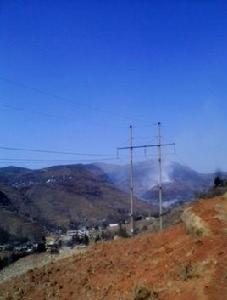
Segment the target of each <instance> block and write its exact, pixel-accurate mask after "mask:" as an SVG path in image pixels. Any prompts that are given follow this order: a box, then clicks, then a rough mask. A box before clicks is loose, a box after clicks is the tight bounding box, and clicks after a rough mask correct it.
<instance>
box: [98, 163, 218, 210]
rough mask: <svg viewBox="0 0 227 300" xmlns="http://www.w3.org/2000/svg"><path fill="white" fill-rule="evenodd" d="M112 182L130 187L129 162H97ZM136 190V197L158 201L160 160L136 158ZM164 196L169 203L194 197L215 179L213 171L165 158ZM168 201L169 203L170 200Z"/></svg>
mask: <svg viewBox="0 0 227 300" xmlns="http://www.w3.org/2000/svg"><path fill="white" fill-rule="evenodd" d="M97 166H98V167H99V168H101V169H102V170H103V172H104V173H106V174H107V175H108V176H109V178H110V179H111V180H112V181H113V183H114V184H115V185H116V186H117V187H118V188H120V189H121V190H123V191H128V190H129V166H128V165H110V164H105V163H99V164H97ZM133 177H134V192H135V195H136V196H137V197H139V198H140V199H144V200H146V201H150V202H152V203H157V200H158V178H159V171H158V163H157V161H155V160H149V161H143V162H137V163H135V164H134V167H133ZM162 177H163V196H164V197H163V199H164V200H165V201H167V202H169V203H174V202H180V201H182V202H184V201H188V200H190V199H192V198H193V197H194V195H195V193H198V192H203V191H206V190H207V189H208V188H209V187H210V186H211V185H212V183H213V177H214V174H202V173H198V172H196V171H195V170H193V169H191V168H189V167H187V166H183V165H181V164H179V163H176V162H168V163H167V162H164V163H163V170H162ZM167 204H168V203H167Z"/></svg>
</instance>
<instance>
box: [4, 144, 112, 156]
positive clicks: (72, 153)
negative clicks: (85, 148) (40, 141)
mask: <svg viewBox="0 0 227 300" xmlns="http://www.w3.org/2000/svg"><path fill="white" fill-rule="evenodd" d="M0 149H1V150H7V151H27V152H36V153H48V154H62V155H76V156H92V157H107V156H110V155H108V154H96V153H79V152H64V151H55V150H42V149H29V148H17V147H6V146H0Z"/></svg>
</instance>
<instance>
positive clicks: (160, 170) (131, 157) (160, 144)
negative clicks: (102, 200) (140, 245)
mask: <svg viewBox="0 0 227 300" xmlns="http://www.w3.org/2000/svg"><path fill="white" fill-rule="evenodd" d="M157 126H158V143H157V144H147V145H133V136H132V125H130V126H129V146H126V147H120V148H117V150H118V151H119V150H129V157H130V205H131V209H130V218H131V235H133V234H134V182H133V150H134V149H139V148H144V149H147V148H151V147H157V148H158V165H159V184H158V185H159V229H160V230H162V228H163V219H162V215H163V213H162V210H163V209H162V208H163V206H162V151H161V149H162V147H165V146H175V143H169V144H162V142H161V123H160V122H158V123H157Z"/></svg>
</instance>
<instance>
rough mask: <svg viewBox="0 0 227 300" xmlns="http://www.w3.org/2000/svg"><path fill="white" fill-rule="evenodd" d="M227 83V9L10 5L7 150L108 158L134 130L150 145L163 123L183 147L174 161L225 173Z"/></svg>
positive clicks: (150, 4) (2, 13) (4, 111)
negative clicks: (95, 155) (30, 149)
mask: <svg viewBox="0 0 227 300" xmlns="http://www.w3.org/2000/svg"><path fill="white" fill-rule="evenodd" d="M226 74H227V2H226V1H218V0H213V1H209V0H206V1H205V0H203V1H200V0H191V1H184V0H175V1H174V0H169V1H155V0H154V1H153V0H108V1H106V0H89V1H88V0H87V1H86V0H76V1H75V0H64V1H63V0H61V1H60V0H32V1H31V0H0V119H1V123H0V124H1V126H0V137H1V139H0V141H1V142H0V146H3V147H4V146H8V147H18V148H20V147H21V148H33V149H47V150H57V151H70V152H82V153H91V154H93V153H94V154H95V153H97V154H104V156H103V159H104V158H109V157H113V156H115V152H116V151H115V149H116V147H118V146H124V145H127V143H128V126H129V124H133V125H135V130H134V137H135V139H134V143H136V144H140V143H142V144H143V143H146V142H149V143H151V142H154V141H155V135H156V132H155V130H156V129H155V126H154V125H153V124H154V123H155V122H157V121H161V122H162V124H163V140H164V141H166V142H172V141H175V142H176V144H177V145H176V152H177V155H172V154H171V153H172V149H169V150H168V151H167V152H168V153H170V155H169V156H168V159H170V160H178V161H180V162H182V163H185V164H187V165H189V166H191V167H193V168H195V169H196V170H199V171H203V172H208V171H214V170H215V169H217V168H220V169H222V170H227V138H226V136H227V118H226V116H227V96H226V95H227V84H226ZM39 90H41V91H43V92H41V91H39ZM56 96H57V97H56ZM152 153H153V154H152V155H154V153H155V152H152ZM126 156H127V153H122V155H121V162H122V160H124V159H126ZM142 156H143V152H142V151H141V152H138V158H139V157H141V158H142ZM2 159H22V160H23V159H28V160H33V159H34V160H36V159H40V160H75V161H76V160H80V159H91V160H93V159H94V160H95V159H96V158H93V157H92V156H90V157H85V156H82V157H77V156H70V155H60V154H54V155H53V154H44V153H29V152H25V151H6V150H1V149H0V165H1V166H5V165H12V164H14V165H20V166H22V165H23V166H31V167H38V166H43V165H50V164H55V162H53V163H51V162H31V161H26V162H25V161H18V162H16V161H12V162H11V161H4V160H2ZM96 160H97V159H96ZM113 162H117V161H113Z"/></svg>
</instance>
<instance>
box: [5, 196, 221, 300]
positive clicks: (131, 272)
mask: <svg viewBox="0 0 227 300" xmlns="http://www.w3.org/2000/svg"><path fill="white" fill-rule="evenodd" d="M190 214H193V217H191V215H190ZM186 217H187V216H186ZM184 219H185V217H184ZM190 222H192V223H193V222H195V223H193V224H188V223H190ZM186 223H187V228H188V230H189V231H190V232H187V230H186V228H185V225H184V224H183V223H182V224H180V225H176V226H172V227H170V228H169V229H167V230H164V231H163V232H161V233H159V234H145V235H140V236H138V237H136V238H133V239H128V240H125V239H120V240H117V241H114V242H110V243H103V244H98V245H96V246H93V247H91V248H90V249H89V250H88V251H87V252H85V253H82V254H78V255H73V256H72V257H70V258H67V259H64V260H60V261H58V262H56V263H52V264H49V265H47V266H45V267H42V268H40V269H35V270H33V271H30V272H28V273H26V274H24V275H23V276H20V277H18V278H15V279H13V280H11V281H9V282H5V283H4V284H2V285H0V299H4V300H5V299H7V300H9V299H18V300H19V299H20V300H23V299H24V300H25V299H26V300H29V299H33V300H42V299H65V300H70V299H81V300H87V299H91V300H96V299H97V300H99V299H108V300H112V299H114V300H115V299H116V300H120V299H121V300H126V299H134V300H142V299H144V300H145V299H147V300H148V299H150V300H152V299H161V300H167V299H168V300H204V299H210V300H226V299H227V251H226V249H227V199H225V198H224V197H217V198H213V199H211V200H200V201H199V202H198V203H196V204H195V206H194V207H193V209H192V210H191V211H190V212H189V218H188V219H187V220H186ZM188 225H189V226H188ZM191 229H192V230H191Z"/></svg>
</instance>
